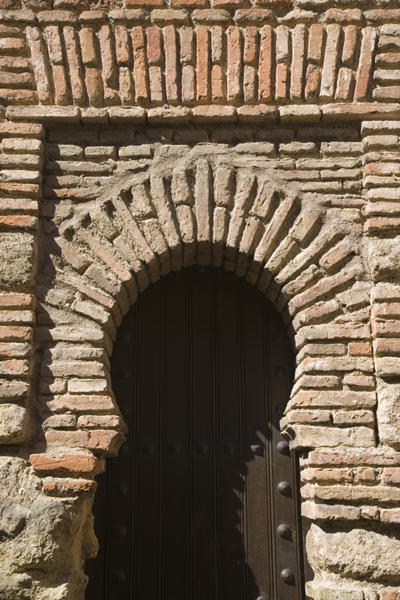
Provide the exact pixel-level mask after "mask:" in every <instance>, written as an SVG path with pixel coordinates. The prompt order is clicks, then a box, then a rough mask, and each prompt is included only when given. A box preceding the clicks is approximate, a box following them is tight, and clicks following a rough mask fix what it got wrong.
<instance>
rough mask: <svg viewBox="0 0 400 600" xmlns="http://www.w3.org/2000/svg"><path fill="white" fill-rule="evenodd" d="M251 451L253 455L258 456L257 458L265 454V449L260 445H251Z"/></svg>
mask: <svg viewBox="0 0 400 600" xmlns="http://www.w3.org/2000/svg"><path fill="white" fill-rule="evenodd" d="M250 450H251V452H252V453H253V454H256V455H257V456H263V455H264V452H263V447H262V446H261V445H260V444H251V445H250Z"/></svg>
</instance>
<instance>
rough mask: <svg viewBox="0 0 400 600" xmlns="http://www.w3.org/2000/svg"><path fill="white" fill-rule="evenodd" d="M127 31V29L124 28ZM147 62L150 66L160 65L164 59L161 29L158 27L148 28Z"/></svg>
mask: <svg viewBox="0 0 400 600" xmlns="http://www.w3.org/2000/svg"><path fill="white" fill-rule="evenodd" d="M124 29H125V28H124ZM146 42H147V60H148V63H149V65H159V64H161V59H162V49H161V29H159V28H158V27H147V28H146Z"/></svg>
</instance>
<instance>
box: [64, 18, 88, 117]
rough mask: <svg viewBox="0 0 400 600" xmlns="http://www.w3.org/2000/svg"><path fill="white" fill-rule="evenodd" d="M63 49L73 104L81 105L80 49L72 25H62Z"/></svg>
mask: <svg viewBox="0 0 400 600" xmlns="http://www.w3.org/2000/svg"><path fill="white" fill-rule="evenodd" d="M63 36H64V42H65V50H66V55H67V60H68V76H69V79H70V81H71V93H72V97H73V99H74V104H77V105H78V106H81V105H82V104H83V103H84V100H85V92H84V89H83V79H82V70H81V58H80V49H79V44H78V38H77V32H76V30H75V28H74V27H71V26H66V27H63Z"/></svg>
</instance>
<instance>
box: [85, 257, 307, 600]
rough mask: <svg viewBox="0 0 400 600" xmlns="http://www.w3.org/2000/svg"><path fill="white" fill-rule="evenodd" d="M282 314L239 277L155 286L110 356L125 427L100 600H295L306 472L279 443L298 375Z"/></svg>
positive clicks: (175, 278)
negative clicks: (300, 486) (300, 493)
mask: <svg viewBox="0 0 400 600" xmlns="http://www.w3.org/2000/svg"><path fill="white" fill-rule="evenodd" d="M292 365H293V360H292V353H291V348H290V344H289V340H288V338H287V335H286V332H285V330H284V327H283V324H282V322H281V319H280V316H279V314H278V313H277V312H276V311H275V309H274V308H273V307H272V305H271V304H270V303H269V302H268V301H267V300H266V299H265V298H264V297H263V296H262V295H261V294H260V293H259V292H258V291H257V290H256V289H255V288H254V287H252V286H250V285H248V284H247V283H245V282H244V281H242V280H241V279H239V278H238V277H237V276H235V275H233V274H226V273H224V272H223V271H220V270H217V269H212V268H205V269H198V268H193V269H187V270H184V271H183V272H181V273H178V274H172V275H170V276H168V277H166V278H164V279H162V280H161V281H160V282H159V283H158V284H156V285H153V286H152V287H151V288H149V289H148V290H146V292H144V293H143V294H142V296H141V297H140V298H139V300H138V302H137V304H136V305H135V306H134V307H133V308H132V309H131V311H130V312H129V314H128V315H127V316H126V318H125V319H124V321H123V324H122V325H121V327H120V329H119V332H118V337H117V340H116V343H115V347H114V353H113V357H112V379H113V386H114V390H115V393H116V397H117V401H118V404H119V406H120V408H121V410H122V413H123V415H124V417H125V419H126V422H127V424H128V426H129V433H128V435H127V441H126V443H125V444H124V445H123V447H122V449H121V452H120V455H119V457H118V458H116V459H111V460H109V461H108V465H107V472H106V474H105V475H104V476H103V480H100V482H99V490H98V493H97V497H96V501H95V517H96V531H97V534H98V537H99V541H100V553H99V556H98V558H97V559H96V560H95V561H89V569H88V574H89V576H90V584H89V586H88V590H87V595H86V598H88V599H90V600H228V599H229V600H257V599H258V598H261V599H264V600H295V599H296V600H298V599H299V598H301V597H302V581H301V579H302V578H301V571H302V568H301V552H300V532H299V528H298V525H297V524H298V521H299V519H298V515H297V508H298V507H297V500H296V485H297V483H296V464H295V458H294V457H293V456H292V455H290V453H289V451H288V444H287V442H286V441H285V440H284V439H283V438H282V437H281V436H280V434H279V419H280V418H281V416H282V413H283V410H284V407H285V405H286V403H287V400H288V397H289V392H290V388H291V384H292V375H293V366H292Z"/></svg>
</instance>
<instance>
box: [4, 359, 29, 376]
mask: <svg viewBox="0 0 400 600" xmlns="http://www.w3.org/2000/svg"><path fill="white" fill-rule="evenodd" d="M28 373H29V364H28V363H27V361H26V360H18V359H11V360H2V361H0V375H7V376H11V375H20V376H21V375H28Z"/></svg>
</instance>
